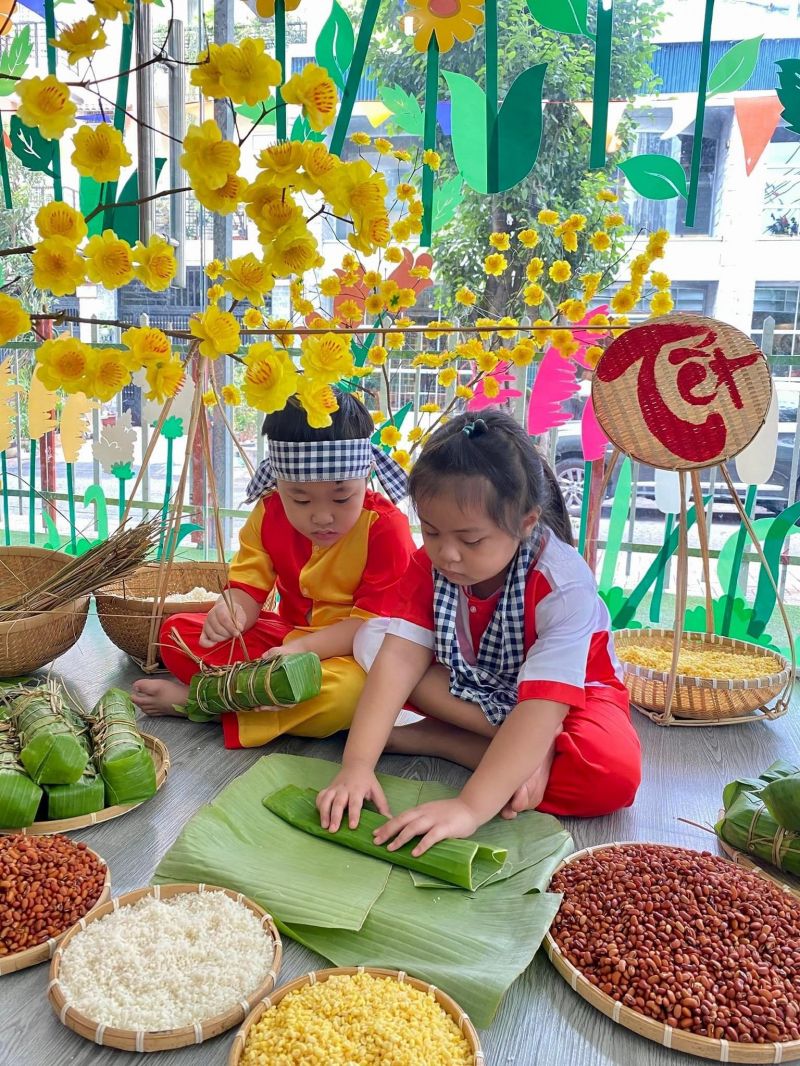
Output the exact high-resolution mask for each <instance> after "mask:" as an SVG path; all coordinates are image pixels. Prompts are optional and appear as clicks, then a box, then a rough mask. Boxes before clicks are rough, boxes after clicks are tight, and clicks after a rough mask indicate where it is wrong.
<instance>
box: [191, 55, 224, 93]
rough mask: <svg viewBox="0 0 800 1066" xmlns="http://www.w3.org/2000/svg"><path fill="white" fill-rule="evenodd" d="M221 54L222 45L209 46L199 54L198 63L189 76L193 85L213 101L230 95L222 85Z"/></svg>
mask: <svg viewBox="0 0 800 1066" xmlns="http://www.w3.org/2000/svg"><path fill="white" fill-rule="evenodd" d="M221 52H222V45H220V44H209V46H208V48H206V49H204V50H203V51H202V52H199V53H198V55H197V62H196V63H195V65H194V66H193V67H192V70H191V74H190V75H189V78H190V81H191V83H192V85H195V86H196V87H197V88H198V89H199V90H200V92H201V93H202V94H203V96H210V97H211V98H212V99H213V100H221V99H224V98H225V97H226V96H227V95H228V94H227V92H226V90H225V88H224V86H223V84H222V72H221V70H220V67H219V58H220V54H221Z"/></svg>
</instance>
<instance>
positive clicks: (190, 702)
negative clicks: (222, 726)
mask: <svg viewBox="0 0 800 1066" xmlns="http://www.w3.org/2000/svg"><path fill="white" fill-rule="evenodd" d="M321 685H322V666H321V665H320V661H319V656H317V655H314V654H313V652H301V653H299V654H297V655H279V656H276V658H274V659H267V660H263V659H261V660H257V661H256V662H251V663H248V662H244V663H234V664H233V665H231V666H228V667H220V668H219V669H218V670H215V671H214V672H208V673H199V674H195V675H194V677H193V678H192V680H191V683H190V685H189V698H188V699H187V701H186V717H187V718H189V719H190V720H191V721H192V722H210V721H212V720H213V719H216V718H218V717H219V716H220V715H221V714H222V713H223V712H224V711H252V710H254V709H255V708H257V707H273V706H277V705H279V706H283V707H290V706H292V705H294V704H295V703H301V702H302V701H303V700H309V699H311V698H312V697H313V696H318V695H319V690H320V687H321Z"/></svg>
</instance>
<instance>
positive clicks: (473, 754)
mask: <svg viewBox="0 0 800 1066" xmlns="http://www.w3.org/2000/svg"><path fill="white" fill-rule="evenodd" d="M488 746H489V741H488V739H487V738H486V737H479V736H478V735H477V733H470V732H468V731H467V730H466V729H459V728H458V726H454V725H448V723H447V722H439V721H437V720H436V719H435V718H423V719H422V721H418V722H413V723H412V724H411V725H399V726H395V727H394V729H392V731H391V733H390V734H389V740H388V742H387V744H386V751H388V752H392V753H393V754H395V755H431V756H433V757H435V758H439V759H449V760H450V762H455V763H459V764H460V765H461V766H466V767H467V768H468V769H470V770H474V769H475V767H476V766H477V765H478V763H479V762H480V761H481V759H482V758H483V756H484V754H485V752H486V749H487V748H488Z"/></svg>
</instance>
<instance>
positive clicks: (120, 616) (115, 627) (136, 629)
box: [94, 562, 227, 665]
mask: <svg viewBox="0 0 800 1066" xmlns="http://www.w3.org/2000/svg"><path fill="white" fill-rule="evenodd" d="M160 574H161V567H160V566H159V565H158V564H155V563H148V564H147V565H146V566H143V567H142V568H141V569H140V570H137V571H136V573H135V574H133V575H132V576H131V577H127V578H125V579H124V580H122V581H115V582H114V583H113V584H111V585H106V586H104V587H103V588H100V589H98V590H97V591H96V592H95V594H94V598H95V602H96V604H97V614H98V617H99V618H100V624H101V625H102V627H103V629H104V630H105V632H106V635H107V636H108V638H109V640H110V641H111V642H112V644H116V646H117V647H118V648H120V649H121V650H122V651H124V652H126V653H127V654H128V655H130V656H131V658H132V659H135V660H136V662H137V663H139V664H140V665H142V664H144V663H146V662H147V660H148V658H152V659H154V658H155V657H156V655H157V652H158V648H157V647H156V648H154V647H152V646H151V642H150V631H151V621H152V617H153V606H154V600H152V599H150V600H146V599H138V598H137V597H141V596H156V595H158V593H159V587H158V586H159V580H161V578H160ZM226 580H227V574H226V568H225V567H224V566H223V565H222V564H221V563H217V562H173V563H172V564H171V566H170V569H169V574H168V577H167V599H166V601H165V602H164V604H163V608H162V610H161V617H162V619H164V618H169V617H170V616H171V615H174V614H205V613H207V612H208V611H210V610H211V608H212V607H213V606H214V604H215V603H216V598H217V597H216V594H217V593H218V592H221V591H222V589H223V588H224V587H225V582H226ZM193 588H206V589H208V591H209V592H211V593H213V594H214V595H213V598H212V599H210V600H204V601H202V602H196V603H195V602H191V603H186V602H184V603H170V602H169V596H170V594H172V595H175V594H178V593H185V592H191V591H192V589H193ZM159 628H160V626H159V627H158V628H157V629H156V631H155V634H154V638H153V641H154V643H155V642H157V641H158V629H159ZM151 651H155V652H156V655H154V656H151V655H150V653H151Z"/></svg>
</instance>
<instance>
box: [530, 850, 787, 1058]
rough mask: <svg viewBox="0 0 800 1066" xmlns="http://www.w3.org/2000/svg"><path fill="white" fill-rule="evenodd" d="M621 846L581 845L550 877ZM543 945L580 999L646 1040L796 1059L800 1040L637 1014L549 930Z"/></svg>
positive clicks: (713, 1052) (702, 1052)
mask: <svg viewBox="0 0 800 1066" xmlns="http://www.w3.org/2000/svg"><path fill="white" fill-rule="evenodd" d="M627 843H641V841H629V842H627ZM625 846H626V844H625V843H613V844H598V845H596V846H595V847H593V848H583V849H582V850H581V851H576V852H574V853H573V854H572V855H570V856H568V858H566V859H564V861H563V862H561V863H560V864H559V865H558V867H557V868H556V870H554V871H553V877H555V875H556V874H557V873H558V871H559V870H561V869H562V868H563V867H564V866H566V865H567V863H570V862H577V861H578V860H579V859H582V858H583V857H584V856H586V855H591V854H592V853H593V852H595V851H604V850H606V849H609V848H622V847H625ZM753 872H754V873H756V874H757V875H758V876H759V877H763V878H764V879H765V880H767V881H770V880H771V881H774V880H775V878H771V877H770V876H769V875H768V874H767V873H765V872H764V871H763V870H762V869H761V868H760V867H755V866H754V867H753ZM780 884H781V887H782V888H783V889H784V891H786V892H790V893H791V894H792V895H794V896H796V897H797V898H798V899H800V892H798V891H796V890H795V889H792V888H790V887H789V886H788V885H786V884H783V882H780ZM544 948H545V951H546V952H547V957H548V958H549V959H550V961H551V962H552V964H553V966H555V968H556V970H558V972H559V973H560V974H561V976H562V977H563V978H564V980H565V981H566V982H567V983H568V984H569V986H570V988H572V990H573V991H574V992H577V993H578V995H579V996H580V997H581V998H582V999H585V1000H586V1001H587V1002H588V1003H591V1005H592V1006H593V1007H595V1008H596V1009H597V1010H599V1011H601V1012H602V1013H603V1014H605V1016H606V1017H607V1018H610V1019H611V1020H612V1021H613V1022H616V1023H617V1024H618V1025H622V1026H624V1027H625V1028H626V1029H630V1030H631V1031H632V1032H634V1033H637V1034H638V1035H639V1036H643V1037H645V1039H647V1040H652V1041H653V1042H654V1043H656V1044H661V1046H662V1047H666V1048H671V1049H672V1050H673V1051H684V1052H686V1054H687V1055H696V1056H697V1057H698V1058H702V1059H714V1060H715V1061H716V1062H744V1063H763V1062H795V1061H796V1060H797V1059H800V1040H787V1041H784V1042H782V1043H775V1044H745V1043H739V1042H737V1041H735V1040H714V1039H713V1038H712V1037H709V1036H698V1035H697V1034H696V1033H686V1032H684V1031H683V1030H681V1029H674V1028H672V1026H669V1025H664V1024H663V1023H662V1022H658V1021H656V1020H655V1018H649V1017H648V1016H647V1015H645V1014H640V1013H639V1011H637V1010H633V1009H632V1008H630V1007H626V1006H625V1005H624V1004H623V1003H621V1002H620V1001H619V1000H616V999H613V998H612V997H611V996H607V995H606V993H605V992H601V991H600V989H599V988H597V986H596V985H593V984H592V983H591V981H588V980H587V979H586V978H585V977H584V976H583V974H582V973H581V971H580V970H578V969H576V967H574V966H573V965H572V963H571V962H570V961H569V960H568V959H567V958H565V956H564V955H563V954H562V951H561V948H560V947H559V946H558V944H557V943H556V942H555V939H554V938H553V935H552V933H551V932H550V931H549V930H548V932H547V934H546V936H545V938H544Z"/></svg>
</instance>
